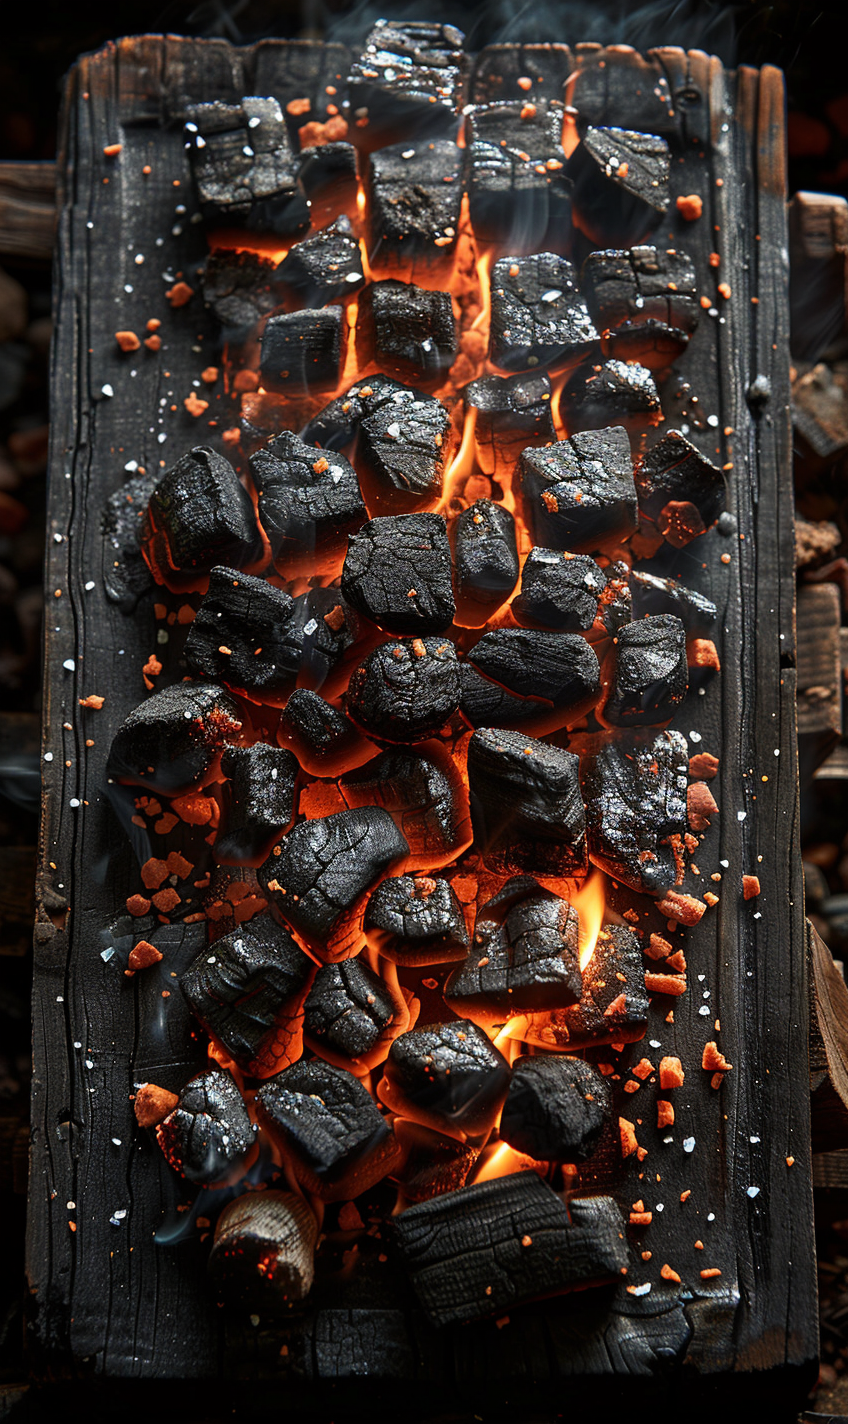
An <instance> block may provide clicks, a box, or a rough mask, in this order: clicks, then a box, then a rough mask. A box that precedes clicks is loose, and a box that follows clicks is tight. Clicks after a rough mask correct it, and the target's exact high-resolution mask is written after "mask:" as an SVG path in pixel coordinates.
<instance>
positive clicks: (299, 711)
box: [278, 687, 371, 776]
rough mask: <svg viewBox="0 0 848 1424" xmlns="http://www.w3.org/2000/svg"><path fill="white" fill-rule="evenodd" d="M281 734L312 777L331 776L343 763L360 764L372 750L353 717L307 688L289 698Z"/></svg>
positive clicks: (284, 710)
mask: <svg viewBox="0 0 848 1424" xmlns="http://www.w3.org/2000/svg"><path fill="white" fill-rule="evenodd" d="M278 736H279V739H280V741H281V742H284V743H285V744H286V746H289V747H291V749H292V751H293V752H294V754H295V756H296V757H297V759H298V761H299V762H300V765H301V766H302V767H303V769H304V771H308V772H309V774H310V775H311V776H331V775H332V774H333V773H334V772H337V771H339V770H340V769H341V768H342V767H344V766H347V767H350V766H358V765H359V763H360V762H361V761H362V760H364V758H365V757H366V756H368V755H370V751H371V748H369V746H368V743H367V742H364V741H363V739H362V737H361V736H360V734H359V732H358V731H357V729H356V727H354V725H353V723H352V722H351V721H350V718H348V717H346V716H345V714H344V712H342V711H341V710H340V709H339V708H338V707H334V706H333V704H332V703H331V702H327V701H326V699H325V698H323V697H322V696H321V695H320V693H318V692H312V691H311V690H310V689H309V688H307V687H296V688H295V690H294V692H293V693H292V694H291V696H290V697H289V699H288V701H287V703H286V705H285V707H284V708H283V714H282V716H281V718H280V724H279V729H278Z"/></svg>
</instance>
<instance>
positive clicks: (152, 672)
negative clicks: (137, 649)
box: [141, 653, 162, 677]
mask: <svg viewBox="0 0 848 1424" xmlns="http://www.w3.org/2000/svg"><path fill="white" fill-rule="evenodd" d="M141 670H142V672H143V673H146V674H147V676H148V677H158V676H159V674H160V672H161V671H162V664H161V663H160V661H159V659H158V658H157V656H156V654H155V653H151V654H150V657H149V658H148V659H147V662H146V663H145V664H144V667H143V668H142V669H141Z"/></svg>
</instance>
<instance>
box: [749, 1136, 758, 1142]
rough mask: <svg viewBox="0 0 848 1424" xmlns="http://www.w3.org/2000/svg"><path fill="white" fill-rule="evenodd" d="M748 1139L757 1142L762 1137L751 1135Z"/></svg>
mask: <svg viewBox="0 0 848 1424" xmlns="http://www.w3.org/2000/svg"><path fill="white" fill-rule="evenodd" d="M748 1141H749V1142H753V1143H757V1142H759V1141H760V1139H759V1137H749V1138H748Z"/></svg>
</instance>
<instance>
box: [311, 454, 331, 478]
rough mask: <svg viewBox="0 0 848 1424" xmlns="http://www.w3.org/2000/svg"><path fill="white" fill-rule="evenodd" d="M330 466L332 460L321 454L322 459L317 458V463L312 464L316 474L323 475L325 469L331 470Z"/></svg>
mask: <svg viewBox="0 0 848 1424" xmlns="http://www.w3.org/2000/svg"><path fill="white" fill-rule="evenodd" d="M329 468H330V462H329V460H327V459H326V458H325V457H324V456H323V455H322V456H321V458H320V460H316V461H315V464H314V465H313V466H312V469H313V470H314V472H315V474H316V475H323V474H324V472H325V470H329Z"/></svg>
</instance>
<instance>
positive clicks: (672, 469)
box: [636, 430, 725, 548]
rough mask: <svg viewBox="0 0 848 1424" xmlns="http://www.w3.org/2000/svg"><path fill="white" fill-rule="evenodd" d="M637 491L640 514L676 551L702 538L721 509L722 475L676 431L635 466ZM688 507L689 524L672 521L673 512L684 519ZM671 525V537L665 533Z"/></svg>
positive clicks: (723, 500) (722, 497) (722, 493)
mask: <svg viewBox="0 0 848 1424" xmlns="http://www.w3.org/2000/svg"><path fill="white" fill-rule="evenodd" d="M636 491H637V494H638V497H639V508H640V510H641V511H642V513H643V514H645V515H647V517H648V518H649V519H652V520H654V522H655V523H657V524H659V526H660V530H661V532H662V533H664V534H665V537H666V538H667V539H669V540H670V542H672V543H674V544H675V546H676V547H677V548H682V547H683V546H684V545H685V544H687V543H689V541H690V540H691V539H694V538H696V537H697V535H698V534H703V532H704V530H705V529H709V528H710V526H711V525H713V524H715V522H716V520H717V519H718V517H719V515H720V514H721V512H722V510H723V509H724V502H725V490H724V475H723V474H722V472H721V470H720V469H718V467H717V466H716V465H714V464H713V463H712V462H711V461H710V460H708V459H707V457H706V456H705V455H702V454H701V452H700V450H697V449H696V448H695V446H694V445H693V444H692V443H691V442H690V441H689V440H687V439H686V437H685V435H681V433H680V431H679V430H669V432H668V434H667V435H664V436H663V438H662V440H659V441H658V442H657V444H656V445H654V446H653V448H652V449H650V450H649V451H648V453H647V454H646V455H644V456H643V458H642V459H641V460H640V461H639V462H638V463H637V466H636ZM687 505H688V506H689V507H690V508H689V511H688V513H689V518H688V520H687V519H685V518H684V519H683V520H681V519H677V520H674V519H673V515H674V513H675V512H682V513H683V514H684V516H685V514H686V513H687V511H686V508H685V507H686V506H687ZM692 506H694V509H692ZM696 512H697V515H699V516H700V519H698V518H697V517H693V515H695V513H696ZM664 513H666V519H665V521H664V520H663V514H664ZM672 525H673V526H674V537H671V536H670V534H669V533H668V532H667V531H668V529H670V528H672Z"/></svg>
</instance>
